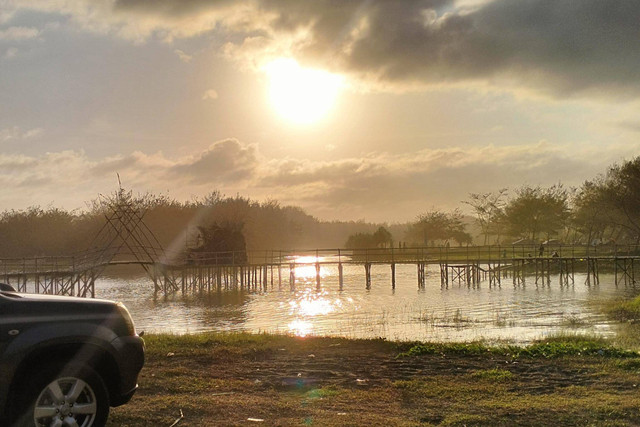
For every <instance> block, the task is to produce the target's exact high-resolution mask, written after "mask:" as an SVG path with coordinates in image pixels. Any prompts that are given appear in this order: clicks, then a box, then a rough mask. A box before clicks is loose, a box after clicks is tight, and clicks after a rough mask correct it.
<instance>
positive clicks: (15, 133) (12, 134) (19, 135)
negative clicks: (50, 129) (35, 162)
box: [0, 126, 44, 142]
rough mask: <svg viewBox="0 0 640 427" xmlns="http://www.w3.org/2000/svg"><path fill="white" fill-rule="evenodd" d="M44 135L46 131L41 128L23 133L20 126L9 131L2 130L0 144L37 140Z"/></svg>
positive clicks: (0, 130) (8, 129) (0, 131)
mask: <svg viewBox="0 0 640 427" xmlns="http://www.w3.org/2000/svg"><path fill="white" fill-rule="evenodd" d="M43 133H44V130H43V129H41V128H34V129H29V130H26V131H23V130H22V129H20V128H19V127H18V126H14V127H11V128H7V129H0V142H7V141H11V140H25V139H31V138H37V137H39V136H41V135H42V134H43Z"/></svg>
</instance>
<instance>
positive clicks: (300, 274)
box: [295, 256, 330, 279]
mask: <svg viewBox="0 0 640 427" xmlns="http://www.w3.org/2000/svg"><path fill="white" fill-rule="evenodd" d="M320 262H322V257H319V258H318V257H314V256H299V257H296V259H295V264H296V267H295V276H296V278H300V279H314V278H315V277H316V275H317V274H318V270H317V268H318V267H320V278H324V277H327V276H329V275H330V272H329V271H328V269H327V267H325V266H324V265H322V264H317V263H320Z"/></svg>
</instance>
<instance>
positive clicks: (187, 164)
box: [168, 139, 258, 183]
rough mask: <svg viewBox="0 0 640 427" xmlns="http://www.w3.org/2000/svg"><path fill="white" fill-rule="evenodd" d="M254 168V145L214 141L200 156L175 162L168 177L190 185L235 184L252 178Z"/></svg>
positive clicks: (255, 157) (255, 164)
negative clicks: (173, 177)
mask: <svg viewBox="0 0 640 427" xmlns="http://www.w3.org/2000/svg"><path fill="white" fill-rule="evenodd" d="M257 165H258V158H257V150H256V147H255V146H254V145H244V144H241V143H240V142H239V141H238V140H236V139H226V140H223V141H218V142H215V143H213V144H211V146H210V147H209V148H208V149H207V150H205V151H203V152H202V153H200V154H198V155H196V156H192V157H189V158H186V159H182V160H179V161H178V162H177V164H176V165H175V166H172V167H171V168H170V169H169V171H168V172H169V174H170V175H171V176H175V177H181V178H186V179H187V180H188V181H190V182H194V183H205V182H209V183H211V182H218V183H220V182H236V181H241V180H246V179H248V178H250V177H251V176H253V174H254V171H255V168H256V167H257Z"/></svg>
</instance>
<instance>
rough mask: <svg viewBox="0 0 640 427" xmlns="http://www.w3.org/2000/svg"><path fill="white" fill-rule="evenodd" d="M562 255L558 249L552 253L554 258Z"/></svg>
mask: <svg viewBox="0 0 640 427" xmlns="http://www.w3.org/2000/svg"><path fill="white" fill-rule="evenodd" d="M559 256H560V255H558V251H553V253H552V254H551V257H552V258H558V257H559Z"/></svg>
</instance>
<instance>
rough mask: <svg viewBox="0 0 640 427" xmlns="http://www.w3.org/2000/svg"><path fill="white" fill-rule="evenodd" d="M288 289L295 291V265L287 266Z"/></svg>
mask: <svg viewBox="0 0 640 427" xmlns="http://www.w3.org/2000/svg"><path fill="white" fill-rule="evenodd" d="M289 289H290V290H292V291H295V290H296V265H295V264H289Z"/></svg>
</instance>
